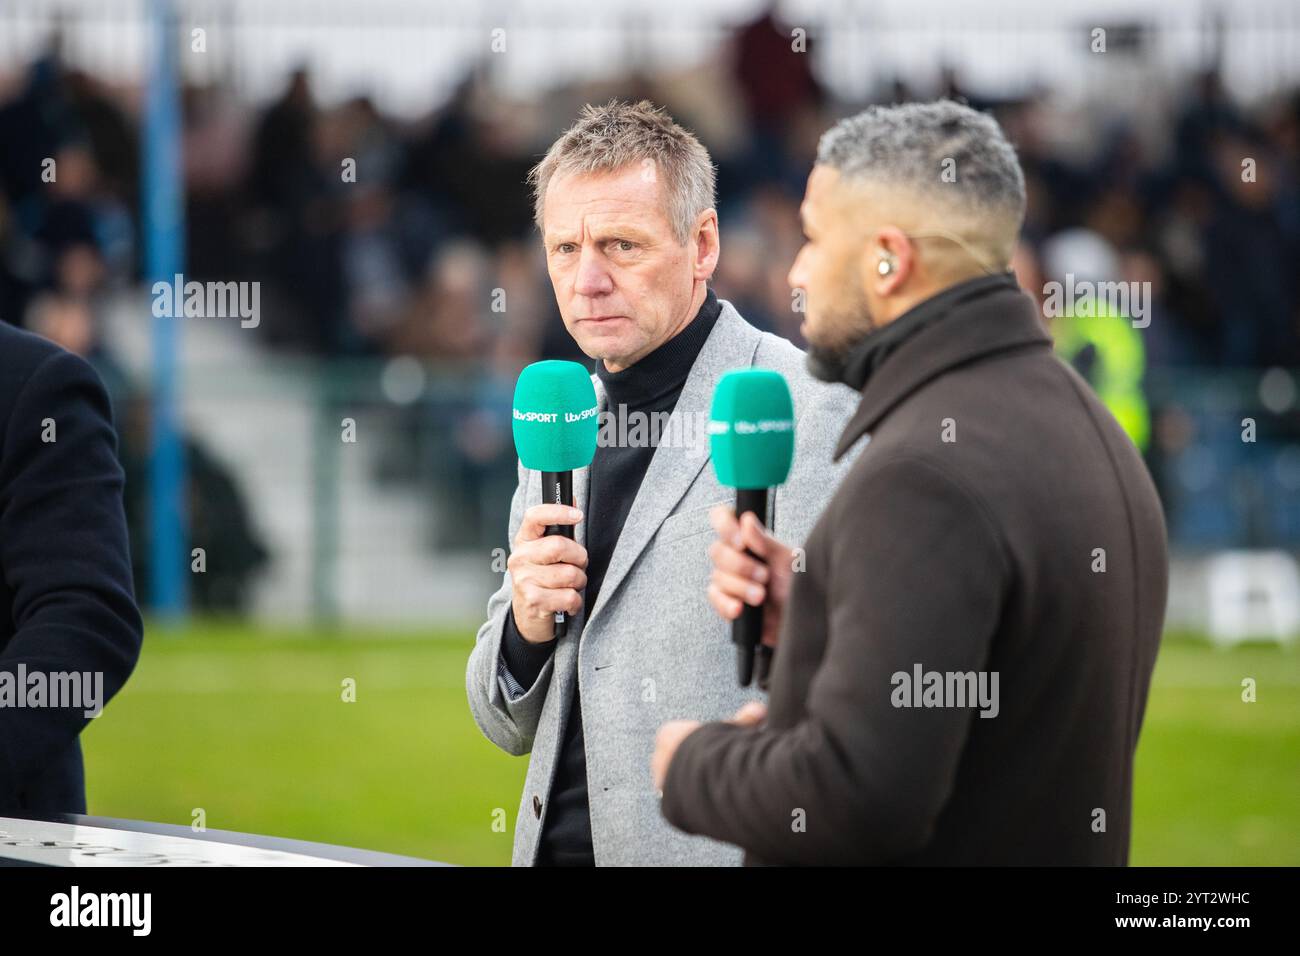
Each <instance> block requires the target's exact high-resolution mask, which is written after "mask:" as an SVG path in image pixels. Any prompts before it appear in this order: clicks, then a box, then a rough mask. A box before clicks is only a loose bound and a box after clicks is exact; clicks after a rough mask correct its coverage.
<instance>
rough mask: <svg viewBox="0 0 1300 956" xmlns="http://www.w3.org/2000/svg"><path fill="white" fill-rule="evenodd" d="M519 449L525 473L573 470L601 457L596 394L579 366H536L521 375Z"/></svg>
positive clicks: (517, 423)
mask: <svg viewBox="0 0 1300 956" xmlns="http://www.w3.org/2000/svg"><path fill="white" fill-rule="evenodd" d="M512 417H513V419H514V421H513V427H514V435H515V450H516V452H518V454H519V461H520V462H521V463H522V464H523V466H524V467H525V468H530V469H532V470H534V471H573V470H575V469H577V468H586V467H587V466H588V465H590V464H591V459H592V458H593V457H594V456H595V454H596V436H597V432H598V431H599V419H598V410H597V407H596V389H595V388H594V387H593V386H592V384H591V374H590V373H589V372H588V371H587V370H586V369H585V368H583V367H582V366H581V365H579V364H578V363H577V362H557V361H546V362H534V363H533V364H532V365H529V366H528V367H526V368H525V369H524V370H523V371H522V372H520V373H519V381H518V382H516V383H515V405H514V413H513V416H512Z"/></svg>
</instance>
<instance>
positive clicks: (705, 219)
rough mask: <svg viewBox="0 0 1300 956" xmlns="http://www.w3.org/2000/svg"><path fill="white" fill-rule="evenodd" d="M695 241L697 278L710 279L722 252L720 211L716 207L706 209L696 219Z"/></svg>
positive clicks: (695, 271) (695, 273) (695, 272)
mask: <svg viewBox="0 0 1300 956" xmlns="http://www.w3.org/2000/svg"><path fill="white" fill-rule="evenodd" d="M692 235H693V236H694V243H695V270H694V276H695V278H696V279H700V280H704V281H708V280H709V279H710V278H712V277H713V272H714V270H715V269H717V268H718V256H719V255H720V254H721V252H722V248H721V240H720V239H719V238H718V213H717V210H715V209H706V210H704V212H702V213H700V215H699V218H698V219H696V220H695V230H694V232H693V233H692Z"/></svg>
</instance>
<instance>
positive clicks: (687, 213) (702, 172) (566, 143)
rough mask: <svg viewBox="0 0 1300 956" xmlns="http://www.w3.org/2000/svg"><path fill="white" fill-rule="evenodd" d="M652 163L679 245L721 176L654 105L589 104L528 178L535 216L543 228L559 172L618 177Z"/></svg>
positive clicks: (645, 102) (692, 139) (706, 205)
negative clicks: (549, 188)
mask: <svg viewBox="0 0 1300 956" xmlns="http://www.w3.org/2000/svg"><path fill="white" fill-rule="evenodd" d="M646 160H650V161H652V162H653V163H654V166H655V171H656V175H657V176H658V177H659V181H660V183H661V184H662V185H663V196H664V199H665V202H666V204H667V208H666V210H665V212H666V214H667V216H668V221H669V222H670V223H671V224H672V228H673V234H674V236H676V238H677V241H678V242H682V243H684V242H686V241H687V240H688V239H690V233H691V227H692V226H693V225H694V224H695V220H696V218H697V217H698V216H699V215H700V213H702V212H704V211H705V210H706V209H712V208H713V205H714V193H715V190H716V188H717V187H716V180H717V175H716V172H715V171H714V168H713V162H712V160H710V159H709V151H708V150H706V149H705V148H704V146H703V144H701V143H700V141H699V140H698V139H696V138H695V136H694V135H693V134H692V133H691V132H690V131H689V130H687V129H684V128H683V127H681V126H678V125H677V123H675V122H674V121H673V118H672V117H671V116H669V115H668V113H667V112H665V111H664V110H663V109H662V108H660V107H656V106H655V105H654V104H653V103H651V102H650V101H649V100H641V101H640V102H639V103H623V102H619V101H618V100H611V101H610V102H608V103H606V104H605V105H604V106H593V105H591V104H590V103H588V104H587V105H586V106H584V107H583V108H582V112H581V113H580V114H579V115H578V120H577V122H576V123H574V124H573V125H572V126H571V127H569V128H568V129H567V130H565V131H564V133H563V134H562V135H561V136H560V138H559V139H557V140H556V141H555V142H554V143H553V144H552V145H551V148H550V149H549V150H548V151H547V153H546V156H545V157H544V158H543V159H542V161H541V162H540V163H538V164H537V165H536V166H534V167H533V169H532V171H531V172H530V173H529V174H528V181H529V182H530V183H531V184H532V186H533V195H534V205H533V216H534V219H535V220H536V222H537V228H538V229H539V230H540V229H541V228H542V212H543V209H544V208H545V204H546V187H547V184H549V183H550V181H551V179H552V178H553V177H554V176H555V175H556V174H558V173H605V172H618V171H619V170H622V169H624V168H626V167H628V166H632V165H636V164H640V163H642V162H645V161H646Z"/></svg>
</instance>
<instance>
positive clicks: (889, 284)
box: [867, 226, 916, 298]
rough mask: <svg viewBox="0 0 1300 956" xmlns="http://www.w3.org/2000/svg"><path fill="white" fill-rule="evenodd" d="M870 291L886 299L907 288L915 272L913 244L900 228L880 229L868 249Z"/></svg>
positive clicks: (882, 227)
mask: <svg viewBox="0 0 1300 956" xmlns="http://www.w3.org/2000/svg"><path fill="white" fill-rule="evenodd" d="M867 258H868V263H869V266H870V272H869V275H870V276H871V288H872V289H873V290H874V291H875V293H876V295H878V296H880V297H882V298H884V297H886V296H890V295H893V294H894V293H895V292H896V291H898V290H899V289H900V288H902V287H903V285H904V284H906V282H907V280H908V278H910V277H911V275H912V272H913V270H914V269H915V268H916V249H915V247H914V246H913V245H912V240H910V239H908V238H907V234H906V233H905V232H903V230H901V229H899V228H898V227H897V226H881V227H880V229H879V230H877V232H876V235H875V237H874V239H873V241H872V242H871V243H870V244H869V245H868V247H867Z"/></svg>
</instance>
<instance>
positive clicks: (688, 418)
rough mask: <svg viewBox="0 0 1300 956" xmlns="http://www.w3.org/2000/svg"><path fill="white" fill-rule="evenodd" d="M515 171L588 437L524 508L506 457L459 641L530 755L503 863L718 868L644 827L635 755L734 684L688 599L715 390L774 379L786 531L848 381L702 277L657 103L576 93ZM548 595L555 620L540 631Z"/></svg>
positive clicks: (711, 256)
mask: <svg viewBox="0 0 1300 956" xmlns="http://www.w3.org/2000/svg"><path fill="white" fill-rule="evenodd" d="M532 181H533V183H534V185H535V187H536V196H537V225H538V229H539V230H540V232H541V236H542V243H543V246H544V248H545V252H546V262H547V267H548V270H549V273H550V278H551V283H552V285H553V287H554V290H555V298H556V301H557V302H558V304H559V308H560V314H561V316H562V317H563V319H564V324H565V327H566V328H567V329H568V331H569V333H570V334H571V335H572V336H573V337H574V339H575V340H576V341H577V343H578V345H579V346H580V347H581V349H582V351H583V352H585V353H586V354H587V355H589V356H590V357H591V358H592V359H593V360H595V375H594V376H593V380H594V384H595V387H596V393H597V397H598V401H599V405H600V408H601V432H600V440H599V442H598V446H597V450H596V456H595V459H594V460H593V461H592V463H591V466H590V467H589V468H586V469H582V470H580V471H578V472H575V474H574V501H575V505H576V507H575V508H567V507H563V506H560V505H554V504H541V503H540V502H541V498H542V495H541V481H540V475H538V474H537V473H536V472H529V471H526V470H525V469H523V468H522V467H521V468H520V470H519V486H518V489H517V491H516V492H515V496H514V502H513V505H512V507H511V512H510V522H509V523H510V537H511V540H512V544H511V553H510V558H509V561H508V562H507V571H506V573H505V576H504V579H503V581H502V584H501V587H500V589H499V590H498V591H497V592H496V593H495V594H494V595H492V597H491V599H490V600H489V601H488V611H487V620H486V622H485V623H484V624H483V625H482V627H481V628H480V629H479V632H478V639H477V642H476V644H475V647H474V650H473V652H472V654H471V655H470V660H469V667H468V673H467V689H468V694H469V703H470V709H471V710H472V711H473V714H474V718H475V720H476V721H477V722H478V725H479V727H480V728H481V729H482V730H483V733H484V734H486V735H487V737H488V738H489V739H490V740H491V741H493V743H495V744H497V745H498V746H499V747H501V748H502V749H503V750H505V751H507V752H508V753H511V754H529V755H530V757H529V762H528V776H527V781H526V783H525V786H524V793H523V797H522V799H521V801H520V807H519V814H518V817H517V819H516V825H515V841H514V862H515V863H516V864H522V865H528V864H559V865H564V864H572V865H582V864H592V863H596V864H696V865H699V864H736V863H739V862H740V852H739V851H738V850H736V849H735V848H734V847H729V846H727V845H726V844H723V843H719V842H717V841H714V840H708V839H705V838H701V837H690V836H687V835H685V834H682V833H679V832H677V831H674V830H673V829H672V828H671V827H669V826H668V825H667V823H665V822H664V820H663V818H662V816H661V815H660V813H659V803H658V797H657V795H656V793H655V790H654V788H653V787H652V786H651V782H650V774H649V772H648V770H647V764H648V761H649V759H650V753H651V749H652V747H653V744H654V733H655V728H657V727H658V726H659V724H661V723H662V722H663V721H664V720H665V719H667V718H668V717H670V716H680V715H683V714H687V715H691V716H693V717H697V718H699V719H702V720H713V719H718V718H722V717H726V716H728V715H730V714H731V713H732V712H733V711H735V710H736V708H738V707H739V706H740V705H741V704H742V703H743V702H744V701H745V700H746V699H747V698H748V697H750V696H752V695H751V694H750V693H747V692H746V691H743V690H742V689H741V688H739V687H738V686H737V684H736V677H735V672H734V666H735V658H734V652H733V649H732V646H731V644H730V643H729V639H728V637H729V627H728V625H727V624H726V622H724V621H723V620H721V619H720V618H718V617H717V616H716V615H714V614H713V613H712V611H711V610H710V608H709V604H708V601H707V599H706V597H705V594H704V584H705V582H706V581H707V580H708V576H709V559H708V554H707V543H708V539H707V535H708V531H709V528H710V524H709V512H710V509H711V508H713V507H714V506H716V505H718V504H719V503H721V502H727V501H730V500H731V499H732V495H733V493H732V492H731V491H730V490H728V489H726V488H723V487H722V486H721V485H720V484H719V483H718V481H717V479H716V477H715V476H714V474H713V469H712V468H710V467H708V457H709V450H708V441H707V419H708V412H709V406H710V402H711V399H712V395H713V389H714V386H715V384H716V383H717V381H718V379H719V378H720V377H721V376H722V374H723V373H724V372H726V371H728V370H730V369H737V368H749V367H751V366H762V367H765V368H770V369H776V370H777V371H779V372H781V373H782V374H784V375H785V377H786V379H787V380H788V382H789V384H790V390H791V393H792V396H793V398H794V405H795V415H796V419H797V422H796V435H797V438H796V451H795V459H794V466H793V469H792V471H791V473H790V477H789V479H788V480H787V482H786V484H785V485H783V486H782V487H781V488H779V489H778V490H777V491H776V494H775V496H774V505H773V507H772V513H771V515H770V518H771V520H772V521H773V522H774V526H775V527H776V528H777V529H778V531H779V532H780V533H781V535H782V536H783V537H785V538H786V539H787V540H792V541H795V542H801V541H802V540H803V538H804V536H805V535H806V534H807V532H808V529H809V527H811V524H812V520H813V518H814V516H815V515H816V514H817V513H818V512H819V511H820V510H821V509H822V507H823V506H824V505H825V503H826V501H827V500H828V498H829V496H830V493H831V491H832V490H833V489H834V487H835V484H836V482H837V480H838V478H839V475H840V474H841V473H842V471H843V466H835V465H832V463H831V454H830V452H831V442H832V440H833V437H834V435H835V432H836V431H838V429H839V428H840V427H842V426H843V424H844V422H845V421H846V420H847V418H848V414H849V411H850V409H851V407H852V398H853V395H852V392H850V391H849V390H848V389H845V388H844V387H843V386H838V385H836V386H832V385H827V384H823V383H820V382H817V381H814V380H813V379H812V377H811V376H809V374H808V373H807V372H806V371H805V368H804V360H803V353H801V352H800V351H799V350H798V349H797V348H795V347H794V346H793V345H791V344H790V343H789V342H787V341H785V340H783V339H779V338H776V337H775V336H772V335H768V334H766V333H762V332H760V331H758V330H757V329H755V328H754V327H753V326H751V325H750V324H749V323H747V322H746V321H745V320H744V319H743V318H741V317H740V315H739V314H738V313H737V312H736V310H735V309H734V308H733V307H732V306H731V304H730V303H728V302H726V301H724V300H720V299H718V298H717V297H716V296H715V295H714V293H713V292H712V291H711V290H710V289H709V287H708V282H709V279H710V277H711V276H712V274H713V270H714V267H715V266H716V264H717V261H718V255H719V237H718V217H717V213H716V212H715V210H714V208H713V206H714V170H713V165H712V163H711V162H710V160H709V155H708V153H707V151H706V150H705V149H704V147H703V146H702V145H701V144H700V143H699V141H698V140H696V138H695V137H694V136H692V135H691V134H690V133H689V132H687V131H686V130H685V129H683V128H682V127H680V126H678V125H677V124H676V123H674V122H673V121H672V119H670V118H669V117H668V116H667V115H666V114H665V113H664V112H663V111H662V110H658V109H655V108H654V107H653V106H652V105H651V104H649V103H645V102H642V103H637V104H624V103H610V104H608V105H606V106H601V107H592V106H588V107H586V108H585V109H584V110H583V111H582V115H581V116H580V117H579V118H578V121H577V123H575V124H574V126H573V127H572V128H571V129H569V130H568V131H567V132H565V133H564V135H562V136H561V137H560V138H559V139H558V140H557V141H556V142H555V144H554V145H553V146H552V147H551V149H550V151H549V152H548V153H547V154H546V156H545V158H544V159H543V160H542V161H541V163H540V164H538V166H537V168H536V169H535V170H534V171H533V174H532ZM556 525H576V527H575V537H574V539H572V540H570V539H568V538H566V537H564V536H562V535H558V534H551V533H548V529H549V528H551V527H553V526H556ZM556 611H564V612H565V613H567V614H570V615H573V618H572V621H571V624H570V627H569V630H568V634H567V635H566V636H565V637H562V638H560V639H559V640H558V641H557V640H554V639H553V628H552V621H553V619H554V614H555V612H556Z"/></svg>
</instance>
